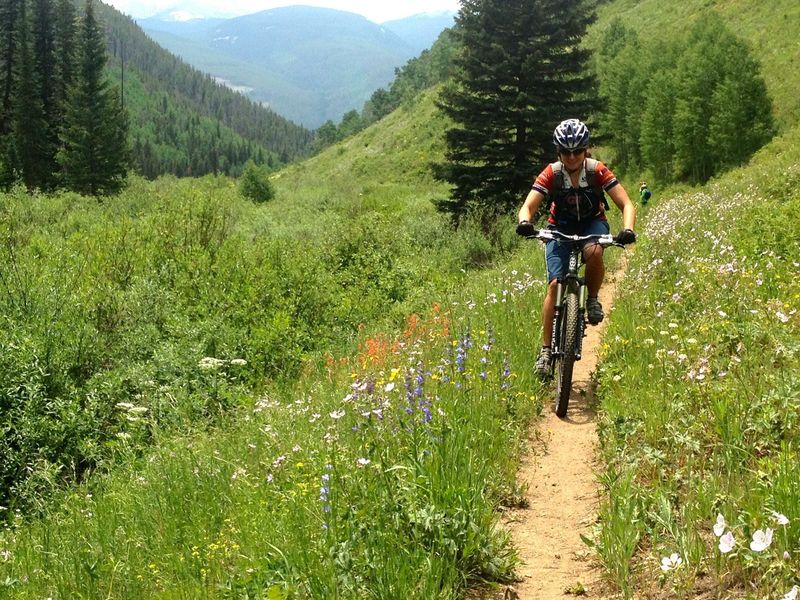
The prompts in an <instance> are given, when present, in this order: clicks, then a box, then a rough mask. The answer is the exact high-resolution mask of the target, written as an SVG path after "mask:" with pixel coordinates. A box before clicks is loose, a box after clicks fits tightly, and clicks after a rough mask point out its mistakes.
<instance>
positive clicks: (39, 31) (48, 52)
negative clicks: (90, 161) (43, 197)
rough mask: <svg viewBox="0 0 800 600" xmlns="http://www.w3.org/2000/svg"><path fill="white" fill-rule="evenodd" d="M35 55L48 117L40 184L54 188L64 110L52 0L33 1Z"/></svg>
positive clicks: (41, 157) (40, 92)
mask: <svg viewBox="0 0 800 600" xmlns="http://www.w3.org/2000/svg"><path fill="white" fill-rule="evenodd" d="M33 58H34V66H35V71H36V80H37V87H38V96H39V101H40V102H41V110H42V117H43V119H44V131H43V135H42V136H41V137H42V139H41V143H42V146H41V148H40V152H41V154H40V156H39V160H40V161H41V167H42V168H41V170H42V180H41V182H40V187H42V188H44V189H51V188H53V187H54V186H55V175H56V172H57V171H58V164H57V163H56V151H57V150H58V145H59V140H58V129H59V126H60V123H61V110H60V107H59V105H58V96H57V87H56V86H57V79H56V64H57V63H56V47H55V15H54V13H53V6H52V4H51V0H34V2H33Z"/></svg>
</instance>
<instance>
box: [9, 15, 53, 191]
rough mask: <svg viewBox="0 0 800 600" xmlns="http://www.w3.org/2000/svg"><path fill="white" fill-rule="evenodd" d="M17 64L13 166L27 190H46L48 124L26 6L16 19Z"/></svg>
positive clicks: (48, 169) (48, 175)
mask: <svg viewBox="0 0 800 600" xmlns="http://www.w3.org/2000/svg"><path fill="white" fill-rule="evenodd" d="M17 31H18V34H19V35H18V44H17V61H18V64H19V71H18V74H17V78H16V82H15V84H16V85H15V86H14V91H13V125H12V127H13V133H12V139H13V145H14V157H15V159H16V160H15V163H14V164H15V165H16V167H17V168H18V169H19V172H20V174H21V176H22V180H23V182H24V183H25V185H26V187H27V188H28V189H29V190H33V189H36V188H46V187H48V182H49V180H50V178H51V173H52V171H51V165H50V164H48V160H47V154H48V137H47V120H46V118H45V113H44V105H43V104H42V99H41V96H40V93H39V92H40V90H41V77H40V76H39V74H38V72H37V69H36V57H35V56H34V50H33V48H32V43H31V35H30V23H29V22H28V18H27V11H26V7H25V3H24V2H23V3H22V4H21V5H20V11H19V14H18V16H17Z"/></svg>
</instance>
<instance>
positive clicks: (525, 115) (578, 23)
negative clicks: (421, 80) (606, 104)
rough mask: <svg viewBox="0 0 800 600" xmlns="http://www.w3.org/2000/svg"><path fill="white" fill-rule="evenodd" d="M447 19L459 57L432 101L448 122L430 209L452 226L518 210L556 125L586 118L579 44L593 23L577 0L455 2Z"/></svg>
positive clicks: (589, 99) (589, 97)
mask: <svg viewBox="0 0 800 600" xmlns="http://www.w3.org/2000/svg"><path fill="white" fill-rule="evenodd" d="M461 4H462V7H461V11H460V13H459V15H458V17H457V19H456V32H457V34H458V36H459V37H460V44H461V53H460V54H459V55H457V58H456V73H455V76H454V83H453V84H452V85H451V86H450V87H448V88H447V89H446V90H445V91H444V92H443V95H442V101H441V103H440V106H441V108H442V109H443V110H444V112H445V113H446V114H447V115H448V116H449V117H450V118H451V119H452V120H453V121H454V122H455V124H456V126H455V127H453V128H452V129H450V130H449V131H448V132H447V134H446V139H447V152H446V160H447V162H445V163H444V164H441V165H437V166H436V168H435V172H436V175H437V177H439V178H441V179H443V180H445V181H447V182H449V183H450V184H451V185H452V196H453V198H452V200H449V201H443V202H441V203H440V208H441V209H443V210H445V211H448V212H450V213H451V214H452V215H453V217H454V219H455V220H456V221H461V220H462V219H463V217H464V216H465V215H466V214H467V213H469V212H470V211H472V210H473V209H480V210H481V211H482V212H484V214H485V215H486V216H489V215H491V214H495V213H499V212H501V211H507V210H509V209H511V208H512V207H514V206H516V205H518V204H519V203H520V201H521V198H522V196H523V195H524V194H525V192H526V191H527V190H529V189H530V186H531V182H532V179H533V177H534V176H535V175H536V173H537V172H538V170H539V169H541V167H542V164H543V163H544V162H545V161H546V160H547V159H548V158H550V157H551V156H552V155H553V146H552V131H553V128H554V127H555V126H556V125H557V124H558V123H559V122H560V121H562V120H563V119H566V118H571V117H580V118H582V119H589V118H590V111H591V110H592V109H594V108H595V101H594V95H593V94H592V93H591V92H592V91H593V89H594V80H593V78H592V77H591V76H589V75H587V74H586V73H587V71H586V66H587V61H588V59H589V52H588V51H586V50H584V49H581V48H580V46H579V44H580V41H581V39H582V37H583V35H584V34H585V32H586V29H587V27H588V25H589V24H590V23H591V22H592V20H593V19H594V13H593V12H592V11H591V10H590V7H589V3H587V2H584V1H581V0H464V1H463V2H462V3H461Z"/></svg>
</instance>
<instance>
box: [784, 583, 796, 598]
mask: <svg viewBox="0 0 800 600" xmlns="http://www.w3.org/2000/svg"><path fill="white" fill-rule="evenodd" d="M798 593H800V588H798V587H797V586H794V587H793V588H792V589H790V590H789V591H788V592H786V595H785V596H784V597H783V598H782V600H797V595H798Z"/></svg>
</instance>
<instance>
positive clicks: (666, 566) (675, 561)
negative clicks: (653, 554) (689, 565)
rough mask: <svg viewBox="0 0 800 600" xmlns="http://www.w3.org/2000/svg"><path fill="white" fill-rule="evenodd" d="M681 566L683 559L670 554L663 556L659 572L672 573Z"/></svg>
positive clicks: (675, 554)
mask: <svg viewBox="0 0 800 600" xmlns="http://www.w3.org/2000/svg"><path fill="white" fill-rule="evenodd" d="M682 564H683V559H682V558H681V557H680V556H678V554H677V552H676V553H673V554H671V555H670V556H665V557H664V558H662V559H661V570H662V571H664V572H665V573H666V572H667V571H672V570H673V569H677V568H678V567H680V566H681V565H682Z"/></svg>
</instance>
